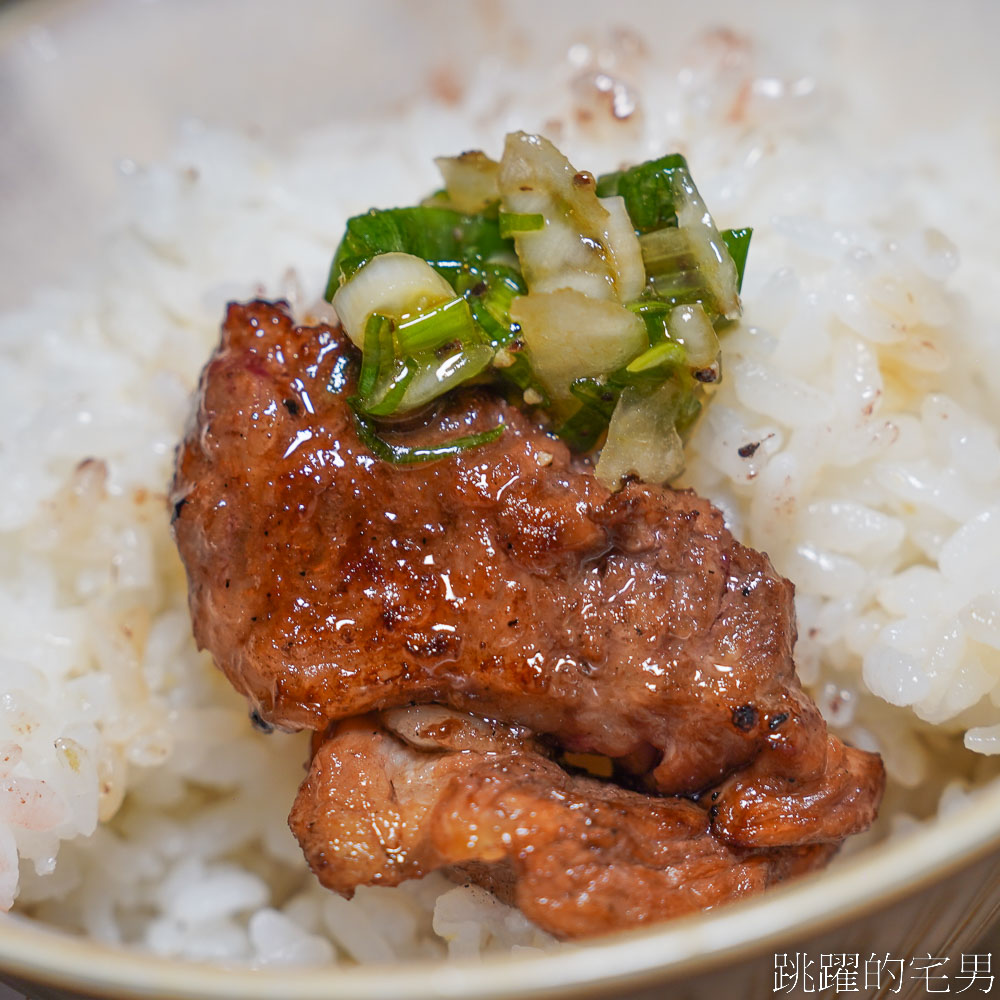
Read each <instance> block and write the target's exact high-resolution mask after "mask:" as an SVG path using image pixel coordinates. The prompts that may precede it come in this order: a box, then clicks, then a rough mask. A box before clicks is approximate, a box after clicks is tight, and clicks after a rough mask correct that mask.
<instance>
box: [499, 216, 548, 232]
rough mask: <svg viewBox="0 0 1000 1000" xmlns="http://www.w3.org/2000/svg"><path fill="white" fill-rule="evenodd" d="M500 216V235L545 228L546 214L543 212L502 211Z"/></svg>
mask: <svg viewBox="0 0 1000 1000" xmlns="http://www.w3.org/2000/svg"><path fill="white" fill-rule="evenodd" d="M498 218H499V222H500V235H501V236H504V237H506V236H513V235H514V233H531V232H534V231H535V230H537V229H544V228H545V216H544V215H542V213H541V212H501V213H500V215H499V217H498Z"/></svg>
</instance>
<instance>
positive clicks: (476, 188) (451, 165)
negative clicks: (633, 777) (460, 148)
mask: <svg viewBox="0 0 1000 1000" xmlns="http://www.w3.org/2000/svg"><path fill="white" fill-rule="evenodd" d="M434 162H435V163H436V164H437V168H438V170H440V171H441V178H442V179H443V180H444V186H445V188H446V189H447V191H448V202H449V203H450V204H451V206H452V207H453V208H455V209H457V210H458V211H459V212H465V213H467V214H468V215H474V214H475V213H476V212H482V211H483V210H484V209H485V208H486V207H487V206H488V205H491V204H492V203H493V202H495V201H499V200H500V187H499V185H498V183H497V178H498V176H499V174H500V164H499V163H497V161H496V160H491V159H490V158H489V157H488V156H487V155H486V154H485V153H484V152H482V151H481V150H478V149H474V150H470V151H469V152H466V153H462V154H460V155H459V156H439V157H437V158H436V159H435V160H434Z"/></svg>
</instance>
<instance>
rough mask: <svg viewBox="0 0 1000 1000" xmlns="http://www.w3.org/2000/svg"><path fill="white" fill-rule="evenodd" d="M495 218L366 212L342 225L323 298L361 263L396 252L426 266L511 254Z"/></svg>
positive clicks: (432, 211) (446, 212)
mask: <svg viewBox="0 0 1000 1000" xmlns="http://www.w3.org/2000/svg"><path fill="white" fill-rule="evenodd" d="M513 250H514V245H513V243H512V242H511V241H510V240H506V239H504V238H503V237H501V235H500V227H499V224H498V223H497V221H496V220H495V219H489V218H486V217H485V215H463V214H462V213H461V212H456V211H454V210H452V209H449V208H433V207H429V206H418V207H415V208H390V209H374V208H373V209H372V210H371V211H370V212H366V213H365V214H364V215H356V216H354V218H352V219H349V220H348V222H347V231H346V232H345V233H344V238H343V239H342V240H341V241H340V246H339V247H338V248H337V253H336V254H335V256H334V258H333V264H332V266H331V267H330V276H329V279H328V280H327V285H326V299H327V301H330V300H332V299H333V294H334V292H336V290H337V289H338V288H339V287H340V285H341V284H342V283H343V282H344V281H346V280H347V279H348V278H350V277H351V276H352V275H353V274H354V272H355V271H357V270H358V268H359V267H361V266H362V265H363V264H364V263H366V262H367V261H369V260H371V258H372V257H377V256H378V255H379V254H380V253H391V252H393V251H399V252H402V253H409V254H413V255H414V256H415V257H421V258H423V259H424V260H426V261H430V262H434V261H449V260H450V261H463V260H486V259H488V258H491V257H494V256H497V255H500V254H505V253H506V254H512V253H513Z"/></svg>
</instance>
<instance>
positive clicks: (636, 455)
mask: <svg viewBox="0 0 1000 1000" xmlns="http://www.w3.org/2000/svg"><path fill="white" fill-rule="evenodd" d="M676 397H677V389H676V387H675V386H674V385H673V384H672V383H669V382H668V383H666V384H665V385H663V386H661V387H660V388H659V389H656V390H655V391H653V392H652V393H649V394H648V395H646V394H643V393H642V392H640V391H639V390H638V389H635V388H633V387H631V386H629V387H627V388H626V389H624V390H623V391H622V394H621V397H620V398H619V400H618V404H617V405H616V406H615V411H614V413H612V414H611V423H610V424H609V425H608V437H607V440H606V441H605V443H604V448H603V449H602V450H601V455H600V458H599V459H598V460H597V466H596V468H595V469H594V474H595V475H596V476H597V478H598V480H599V481H600V482H602V483H603V484H604V485H605V486H607V487H608V489H611V490H616V489H618V487H619V486H620V485H621V481H622V479H623V478H624V477H625V476H629V475H632V476H638V478H639V479H641V480H642V481H643V482H645V483H665V482H667V481H668V480H670V479H672V478H673V477H674V476H676V475H677V474H678V473H679V472H680V471H681V469H683V468H684V445H683V443H682V442H681V438H680V435H679V434H678V433H677V428H676V426H675V420H676V416H677V406H676Z"/></svg>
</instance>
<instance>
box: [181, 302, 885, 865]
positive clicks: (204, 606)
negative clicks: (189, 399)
mask: <svg viewBox="0 0 1000 1000" xmlns="http://www.w3.org/2000/svg"><path fill="white" fill-rule="evenodd" d="M355 356H356V352H355V351H354V349H353V347H350V345H348V344H347V343H346V341H345V338H344V336H343V334H342V333H340V332H339V331H338V330H337V329H334V328H331V327H326V326H319V327H297V326H295V325H294V323H293V322H292V320H291V318H290V316H289V314H288V313H287V311H286V310H285V309H284V308H283V307H281V306H280V305H278V306H275V305H269V304H267V303H262V302H255V303H251V304H249V305H233V306H231V307H230V309H229V313H228V316H227V318H226V322H225V324H224V328H223V335H222V342H221V344H220V346H219V348H218V350H217V351H216V353H215V355H214V356H213V358H212V359H211V361H210V363H209V364H208V366H207V367H206V369H205V372H204V374H203V377H202V384H201V389H200V394H199V400H198V408H197V411H196V413H195V414H194V417H193V421H192V424H191V426H190V428H189V431H188V433H187V436H186V438H185V440H184V442H183V444H182V447H181V449H180V452H179V456H178V466H177V474H176V479H175V482H174V487H173V493H172V501H173V503H174V505H175V513H176V519H175V524H174V530H175V533H176V539H177V543H178V547H179V549H180V553H181V556H182V558H183V560H184V563H185V566H186V568H187V573H188V578H189V583H190V603H191V611H192V618H193V621H194V627H195V634H196V636H197V639H198V641H199V643H200V644H201V645H202V646H203V647H205V648H207V649H209V650H210V651H211V652H212V654H213V656H214V657H215V659H216V661H217V662H218V664H219V665H220V666H221V667H222V669H223V670H224V671H225V672H226V674H227V675H228V676H229V678H230V680H231V681H232V682H233V684H234V685H235V686H236V687H237V688H238V689H239V690H240V691H242V692H243V693H244V694H245V695H246V696H247V697H248V698H249V700H250V702H251V705H252V706H253V707H254V709H255V711H257V712H258V713H259V715H260V716H261V717H262V718H263V719H265V720H267V721H269V722H271V723H274V724H276V725H280V726H284V727H287V728H297V727H308V728H312V729H315V730H323V729H325V727H326V726H327V724H328V722H329V721H331V720H340V719H345V718H349V717H353V716H357V715H361V714H364V713H367V712H371V711H377V710H381V709H386V708H391V707H393V706H401V705H407V704H410V703H422V702H424V703H426V702H434V703H440V704H443V705H448V706H451V707H453V708H455V709H458V710H461V711H466V712H472V713H474V714H477V715H480V716H486V717H490V718H495V719H499V720H502V721H504V722H507V723H510V724H515V725H520V726H526V727H529V728H530V729H531V730H533V731H534V732H536V733H538V734H544V735H545V736H546V737H547V738H550V739H551V740H552V741H554V742H555V743H558V745H560V746H562V747H564V748H566V749H569V750H575V751H589V752H595V753H599V754H604V755H607V756H609V757H611V758H614V759H615V760H616V762H617V767H618V769H619V772H629V773H630V774H631V775H634V776H635V777H634V778H633V779H630V780H634V781H636V782H642V783H644V784H645V786H646V787H648V788H650V789H652V790H655V791H657V792H660V793H667V794H687V795H691V794H696V793H700V792H703V791H705V790H706V789H710V788H713V787H716V786H717V787H716V791H715V792H714V793H713V799H712V801H713V806H714V807H713V808H712V810H711V812H710V813H709V816H710V820H711V822H712V823H713V824H715V829H716V830H717V832H720V833H721V834H723V835H724V836H725V838H726V840H727V842H728V843H729V844H731V845H736V846H739V847H741V848H747V849H748V848H753V847H757V846H766V847H772V846H775V845H778V844H807V843H830V842H836V841H839V840H841V839H842V838H843V837H845V836H847V835H848V834H850V833H853V832H856V831H858V830H861V829H864V828H865V827H867V826H868V825H869V823H870V822H871V820H872V818H873V816H874V813H875V810H876V808H877V805H878V800H879V797H880V795H881V791H882V783H883V774H882V767H881V762H880V761H879V759H878V758H877V757H875V756H873V755H870V754H866V753H862V752H861V751H857V750H853V749H850V748H846V747H844V746H843V745H842V744H840V743H839V742H838V741H836V740H835V739H832V738H828V735H827V732H826V726H825V724H824V722H823V720H822V718H821V716H820V714H819V712H818V711H817V709H816V707H815V705H814V704H813V703H812V702H811V701H810V700H809V699H808V697H807V696H805V695H804V694H803V692H802V691H801V689H800V687H799V684H798V681H797V679H796V677H795V672H794V665H793V662H792V647H793V644H794V640H795V628H794V613H793V607H792V586H791V584H790V583H789V582H788V581H786V580H784V579H783V578H782V577H780V576H779V575H778V574H776V573H775V571H774V570H773V568H772V567H771V565H770V563H769V561H768V559H767V557H766V556H765V555H763V554H761V553H758V552H755V551H753V550H751V549H748V548H746V547H744V546H742V545H740V544H739V543H738V542H736V541H735V540H734V539H733V538H732V536H731V535H730V533H729V532H728V530H727V529H726V528H725V526H724V524H723V519H722V516H721V515H720V513H719V512H718V510H716V509H715V508H714V507H713V506H712V505H711V504H709V503H708V502H707V501H705V500H703V499H701V498H699V497H697V496H695V495H693V494H691V493H687V492H676V491H673V490H671V489H667V488H662V487H654V486H647V485H642V484H638V483H629V484H627V485H626V486H625V487H624V488H623V489H621V490H620V491H618V492H617V493H614V494H612V493H609V492H608V491H607V490H606V489H605V488H604V487H602V486H601V485H600V484H599V483H598V482H597V481H596V480H595V479H594V477H593V475H592V474H590V472H589V471H588V470H587V469H586V468H583V467H579V468H578V467H576V466H575V465H574V463H573V462H572V461H571V459H570V456H569V454H568V452H567V450H566V449H565V447H564V446H563V445H562V444H561V443H559V442H557V441H555V440H553V439H552V438H551V437H549V436H548V435H546V434H545V433H544V432H543V430H542V429H540V428H539V427H537V426H536V425H535V424H533V423H532V422H531V420H530V419H529V418H528V417H527V416H526V415H525V414H523V413H522V412H521V411H520V410H518V409H517V408H516V407H513V406H510V405H508V404H507V403H506V402H505V401H504V400H502V399H500V398H498V397H497V396H496V395H494V394H491V393H488V392H486V391H484V390H478V391H477V390H465V391H461V392H457V393H454V394H452V395H451V396H449V397H448V399H447V400H446V401H444V402H443V403H441V404H440V406H439V407H438V408H437V409H436V410H434V411H432V412H431V413H429V414H427V415H424V416H422V417H420V418H417V419H413V420H412V421H410V423H409V424H404V425H398V428H397V429H396V430H394V431H393V432H392V433H386V437H387V438H388V439H390V440H391V441H392V442H393V443H394V444H397V445H407V446H410V447H422V446H427V445H432V444H437V443H440V442H443V441H446V440H448V439H450V438H454V437H455V436H457V435H463V434H469V433H473V432H478V431H483V430H487V429H489V428H491V427H494V426H495V425H496V424H498V423H503V424H504V425H505V431H504V433H503V434H502V435H501V436H500V437H499V438H498V439H497V440H496V441H494V442H492V443H490V444H488V445H485V446H482V447H479V448H475V449H472V450H469V451H464V452H461V453H459V454H457V455H454V456H452V457H449V458H447V459H444V460H440V461H435V462H431V463H427V464H420V465H409V466H396V465H392V464H390V463H388V462H385V461H381V460H378V459H376V458H375V457H374V456H373V454H372V452H371V451H370V450H369V448H368V447H367V446H366V445H365V444H364V443H363V442H362V440H360V439H359V436H358V431H357V428H356V426H355V424H354V421H353V418H352V414H351V411H350V409H349V406H348V403H347V398H348V397H349V396H350V394H351V392H352V391H353V386H354V381H355V378H356V368H357V362H356V360H355ZM720 783H721V784H720Z"/></svg>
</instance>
